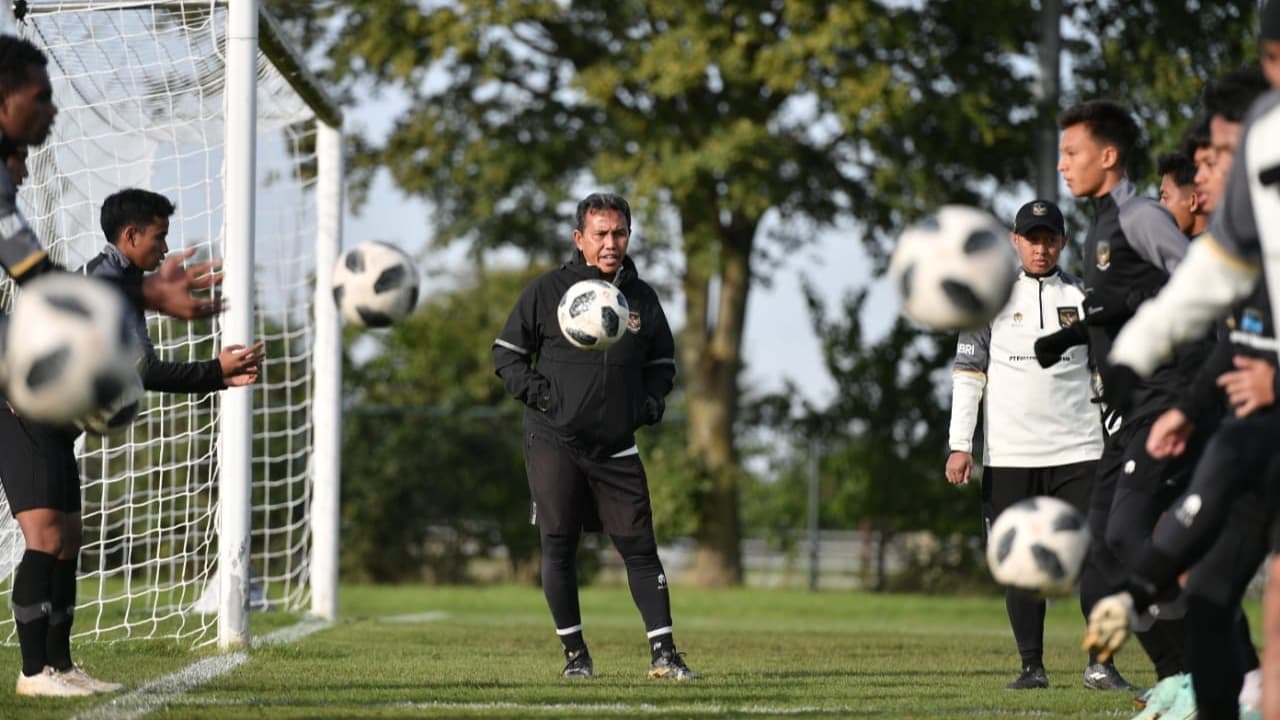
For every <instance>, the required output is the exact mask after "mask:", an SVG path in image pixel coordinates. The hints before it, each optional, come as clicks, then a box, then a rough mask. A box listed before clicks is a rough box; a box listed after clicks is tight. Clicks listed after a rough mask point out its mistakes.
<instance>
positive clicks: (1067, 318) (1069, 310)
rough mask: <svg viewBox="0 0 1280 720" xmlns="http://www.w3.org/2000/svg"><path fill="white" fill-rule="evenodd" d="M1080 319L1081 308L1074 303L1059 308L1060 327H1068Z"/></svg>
mask: <svg viewBox="0 0 1280 720" xmlns="http://www.w3.org/2000/svg"><path fill="white" fill-rule="evenodd" d="M1079 319H1080V310H1079V309H1078V308H1076V307H1075V306H1074V305H1069V306H1067V307H1060V308H1058V327H1066V326H1068V325H1070V324H1072V323H1074V322H1075V321H1077V320H1079Z"/></svg>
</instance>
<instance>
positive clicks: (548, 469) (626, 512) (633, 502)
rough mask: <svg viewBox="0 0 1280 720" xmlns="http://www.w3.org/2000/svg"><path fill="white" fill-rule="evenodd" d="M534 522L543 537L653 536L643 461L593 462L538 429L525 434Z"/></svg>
mask: <svg viewBox="0 0 1280 720" xmlns="http://www.w3.org/2000/svg"><path fill="white" fill-rule="evenodd" d="M524 467H525V472H526V473H527V474H528V476H529V494H530V496H531V498H532V511H531V513H530V522H532V523H533V524H535V525H537V526H538V527H539V528H541V529H542V531H543V532H548V533H555V534H573V533H577V532H579V531H582V530H586V531H587V532H599V531H600V530H604V531H605V532H607V533H609V534H610V535H647V534H651V533H652V532H653V512H652V509H651V508H650V506H649V481H648V479H647V478H646V477H645V474H644V465H643V464H642V463H641V462H640V456H639V455H638V454H636V455H628V456H625V457H617V458H613V457H606V458H589V457H586V456H585V455H581V454H578V453H575V452H573V450H572V449H570V448H568V447H565V446H564V445H561V444H560V443H559V442H557V441H556V440H555V438H551V437H547V436H545V435H543V434H542V433H540V432H539V431H537V430H533V431H530V430H528V429H526V430H525V438H524Z"/></svg>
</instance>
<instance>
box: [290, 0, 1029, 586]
mask: <svg viewBox="0 0 1280 720" xmlns="http://www.w3.org/2000/svg"><path fill="white" fill-rule="evenodd" d="M276 7H277V9H278V10H279V11H280V12H282V14H284V15H286V16H289V17H294V18H302V19H301V20H300V21H299V22H298V23H297V24H298V25H299V27H300V31H301V32H303V33H304V34H305V35H306V36H307V37H310V38H312V39H315V40H316V41H317V42H318V43H319V44H320V45H321V46H322V47H323V49H324V51H325V57H327V58H328V60H329V66H328V67H327V72H328V74H329V76H330V77H331V78H332V79H333V80H334V81H335V82H337V83H339V84H340V85H342V86H343V87H345V88H347V89H348V90H350V89H351V88H353V87H355V86H357V85H358V84H361V83H366V82H372V83H374V84H375V85H376V86H377V87H378V88H380V89H392V90H395V91H398V92H401V93H403V94H404V95H405V96H406V97H407V98H408V99H409V107H408V108H407V110H406V111H405V112H404V113H403V114H402V115H400V116H399V117H398V118H397V121H396V123H395V126H394V128H393V129H392V130H391V132H390V134H389V136H388V137H387V138H386V141H385V143H381V144H380V146H373V145H372V144H370V145H368V146H366V150H367V151H366V152H365V153H364V154H363V155H362V156H361V157H360V158H358V159H357V160H356V162H354V163H353V167H354V168H355V169H356V170H357V172H359V171H361V170H363V171H364V172H365V173H366V177H367V173H368V172H369V171H371V170H372V169H373V168H376V167H386V168H387V169H388V170H389V171H390V173H391V175H392V177H393V178H394V179H395V181H396V183H397V184H398V185H399V186H400V188H402V189H403V190H404V191H406V192H408V193H410V194H413V195H417V196H420V197H423V198H425V199H427V200H428V201H429V202H430V203H431V205H432V206H433V209H434V213H435V214H434V217H435V219H436V220H437V222H438V226H437V227H436V228H435V230H436V234H435V241H436V242H437V243H449V242H455V241H465V242H469V243H472V247H473V249H474V250H475V251H476V252H483V250H484V249H485V248H491V247H497V246H501V245H517V246H521V247H524V248H526V249H528V250H530V251H533V252H535V253H542V254H547V253H563V250H562V248H564V247H565V242H566V241H565V238H566V236H567V228H568V227H569V216H570V213H571V210H572V201H573V200H574V199H576V196H577V195H578V194H580V193H581V189H582V188H584V187H595V186H597V185H606V186H612V187H615V188H617V189H619V190H621V191H622V192H624V193H626V194H627V195H628V196H629V197H630V198H631V199H632V201H633V204H634V205H635V206H636V209H637V215H638V217H639V218H640V220H641V222H640V227H641V228H642V229H643V230H644V231H645V233H644V235H643V240H644V241H645V242H646V243H647V244H649V245H650V246H654V245H657V246H663V247H671V248H673V249H678V251H679V252H680V253H681V255H682V259H683V276H682V277H681V290H682V295H683V298H684V303H685V317H686V318H687V323H686V326H685V327H684V329H683V331H682V335H681V338H680V347H681V355H682V361H683V368H684V370H685V374H684V389H685V393H686V403H687V413H688V422H687V435H686V445H687V452H688V455H689V456H690V457H692V458H696V460H697V465H696V470H697V475H698V477H699V479H698V480H697V481H696V482H697V484H698V486H699V487H701V488H705V491H704V492H699V493H697V494H696V495H695V497H696V498H697V502H698V508H697V515H698V520H697V524H696V532H695V534H696V537H697V539H698V541H699V548H698V551H697V554H696V556H695V574H696V576H697V577H698V579H699V580H700V581H701V582H703V583H705V584H710V585H723V584H730V583H734V582H737V581H738V580H739V579H740V578H741V564H740V559H739V556H738V541H739V536H740V521H739V488H738V482H739V478H740V469H739V468H738V451H737V448H736V446H735V439H734V425H735V419H736V417H737V414H738V402H739V396H740V388H739V372H740V369H741V366H742V357H741V350H742V334H743V327H744V323H745V315H746V307H747V300H748V297H749V294H750V290H751V287H752V285H753V283H754V282H756V281H757V280H759V279H761V278H766V277H767V276H768V274H769V268H770V267H771V266H773V265H775V264H776V263H775V261H776V259H777V258H778V257H780V256H782V255H785V254H786V253H787V252H789V251H790V250H791V249H793V248H795V247H796V246H798V245H799V244H801V243H803V242H805V241H806V240H807V239H808V238H810V237H812V235H813V233H814V232H815V231H816V230H818V229H821V228H822V227H824V226H826V225H828V224H829V223H831V222H832V221H834V220H835V219H837V218H840V217H848V216H852V217H856V218H858V219H859V220H861V221H862V222H863V223H864V224H863V228H864V231H865V236H864V238H863V239H864V241H865V242H867V243H868V244H869V245H871V246H872V247H873V249H874V250H875V251H876V255H877V256H878V257H881V258H882V257H883V255H884V240H885V233H886V231H887V229H890V228H893V227H896V226H898V225H899V224H900V222H901V220H902V219H903V218H905V217H912V216H915V215H916V214H919V213H920V212H921V211H922V210H923V209H924V208H926V207H929V206H932V205H935V204H937V203H938V202H940V201H942V200H944V199H947V200H952V201H959V202H966V201H967V202H974V201H976V200H977V199H978V198H980V197H983V196H985V195H986V194H987V193H989V190H990V183H991V180H992V179H995V180H997V181H998V182H1016V181H1023V180H1025V179H1026V178H1027V177H1028V176H1029V173H1030V166H1031V163H1030V157H1031V156H1030V153H1029V147H1030V133H1029V132H1027V127H1028V126H1029V121H1030V118H1031V117H1032V116H1033V115H1034V112H1033V98H1032V97H1031V94H1030V90H1029V88H1028V82H1027V78H1026V76H1025V73H1023V72H1020V71H1019V69H1018V67H1017V64H1016V62H1015V61H1014V55H1015V54H1017V53H1019V52H1022V51H1024V50H1025V49H1026V47H1028V46H1029V43H1030V39H1031V37H1032V32H1033V30H1034V27H1035V25H1034V22H1033V17H1034V16H1033V14H1032V11H1031V9H1030V8H1029V7H1028V6H1027V4H1026V3H1024V2H1020V1H1015V0H995V1H993V2H990V3H985V4H984V5H983V7H982V11H981V12H975V11H974V9H973V6H972V4H971V3H962V2H958V1H956V0H946V1H942V2H930V3H924V4H923V6H922V7H908V6H904V4H902V3H891V2H876V1H873V0H841V1H839V2H836V1H831V2H812V3H791V2H782V1H781V0H681V1H679V2H665V3H650V2H641V1H640V0H628V1H623V2H619V1H615V0H579V1H575V2H567V3H566V2H559V1H557V0H543V1H538V0H530V1H528V2H492V1H489V0H460V1H459V2H454V3H448V4H441V5H434V4H433V5H430V6H423V5H422V4H419V3H417V2H411V1H408V0H398V1H388V2H381V3H366V4H357V5H328V6H323V7H322V9H321V11H319V12H317V11H316V10H315V9H314V8H311V7H310V4H309V3H308V4H300V3H297V2H296V1H290V2H280V3H277V4H276ZM997 147H998V148H999V150H1000V151H999V152H993V151H992V150H993V148H997Z"/></svg>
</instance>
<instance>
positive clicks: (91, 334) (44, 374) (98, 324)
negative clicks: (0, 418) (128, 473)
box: [5, 273, 142, 429]
mask: <svg viewBox="0 0 1280 720" xmlns="http://www.w3.org/2000/svg"><path fill="white" fill-rule="evenodd" d="M128 312H129V307H128V304H127V301H126V300H125V298H124V296H123V294H122V293H121V292H120V291H119V290H118V289H116V288H114V287H112V286H111V285H109V284H107V283H106V282H104V281H102V280H98V279H96V278H90V277H85V276H83V275H75V274H71V273H52V274H48V275H44V276H41V277H39V278H36V279H34V280H32V281H31V282H29V283H27V284H26V285H25V286H23V288H22V290H21V291H20V292H19V293H18V296H17V299H16V300H15V301H14V305H13V314H12V315H11V316H10V318H9V327H8V330H7V331H6V339H5V360H6V365H7V368H8V381H7V383H6V390H7V393H6V395H7V397H8V400H9V402H10V403H12V405H13V407H14V409H15V410H17V411H18V413H19V414H21V415H23V416H25V417H30V418H32V419H34V420H39V421H42V422H47V423H55V424H66V425H71V424H73V423H82V424H86V425H88V426H90V427H93V428H97V427H103V428H106V429H111V428H113V427H118V426H119V425H122V424H127V423H128V422H129V421H130V420H132V419H133V415H134V414H136V412H137V403H138V401H139V400H140V399H141V397H142V381H141V379H140V378H139V377H138V359H139V357H140V356H141V352H142V350H141V343H140V341H139V339H138V336H137V334H136V332H135V331H134V328H133V325H132V323H131V322H130V319H129V317H128V315H127V313H128ZM131 406H132V410H130V407H131ZM94 418H103V419H102V420H100V421H99V420H95V419H94Z"/></svg>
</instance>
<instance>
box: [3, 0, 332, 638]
mask: <svg viewBox="0 0 1280 720" xmlns="http://www.w3.org/2000/svg"><path fill="white" fill-rule="evenodd" d="M3 4H4V6H5V9H4V10H3V11H0V32H6V33H13V32H14V31H15V29H20V28H19V26H18V25H16V24H15V23H16V20H15V18H14V17H13V15H12V13H11V10H10V8H9V3H3ZM182 6H185V7H193V6H197V7H198V6H204V7H218V8H225V9H226V43H225V67H226V89H225V93H224V97H225V98H226V102H225V103H224V105H223V113H224V117H225V143H224V165H223V186H222V191H223V197H224V208H225V211H224V217H223V235H222V253H223V263H224V264H223V271H224V274H225V277H224V283H223V295H224V297H225V298H226V299H227V301H228V305H229V310H228V311H227V312H226V313H224V315H223V316H222V317H221V318H220V325H221V332H222V333H223V334H225V335H226V336H227V337H230V338H236V339H237V340H238V341H241V342H245V344H249V343H251V342H253V337H254V329H255V310H256V308H255V282H254V280H255V278H254V270H255V268H254V265H255V262H254V257H255V255H254V249H255V217H256V216H255V210H256V208H255V202H256V193H257V175H256V172H257V168H256V163H257V158H256V141H257V123H258V117H257V114H256V112H257V107H256V98H257V92H258V77H259V68H258V60H259V53H260V52H261V54H262V56H263V57H265V58H267V60H268V61H269V62H270V63H271V64H272V65H273V66H274V67H275V69H276V70H277V71H278V72H279V73H280V74H281V75H282V76H283V77H284V78H285V80H286V81H287V82H288V84H289V86H290V87H291V88H292V90H293V91H294V92H295V93H296V94H297V95H298V96H299V97H300V98H301V99H302V100H303V101H304V102H305V103H306V105H307V106H308V107H309V108H310V109H311V111H312V112H313V114H314V116H315V123H316V129H315V145H316V150H315V162H316V173H317V174H316V179H315V185H314V191H313V192H314V203H315V210H316V217H315V224H316V235H315V244H314V258H315V266H314V268H315V270H314V272H313V277H314V288H313V293H312V305H313V320H312V321H313V323H314V331H313V333H314V334H313V337H312V339H311V343H312V347H311V355H312V362H311V367H310V371H311V379H310V384H311V407H310V419H311V424H312V427H311V438H310V442H311V445H310V455H309V459H308V468H309V475H310V477H309V480H310V483H309V492H310V502H309V505H308V507H309V517H308V518H307V520H308V522H309V526H310V538H309V540H310V547H309V558H308V559H307V561H306V562H307V566H306V570H305V573H306V574H307V575H308V577H307V580H308V581H309V589H310V612H311V614H313V615H315V616H317V617H319V618H322V619H327V620H332V619H334V618H335V617H336V614H337V583H338V528H339V476H340V473H341V442H342V438H341V425H342V418H341V377H342V338H341V327H340V321H339V317H338V312H337V309H336V307H335V306H334V303H333V299H332V295H331V291H330V288H329V269H330V268H332V267H333V264H334V263H335V262H336V261H337V257H338V255H339V252H340V248H341V244H342V217H343V207H344V201H345V197H344V163H343V137H342V113H341V110H340V109H339V107H338V106H337V104H336V103H335V102H334V101H333V100H332V99H330V98H329V96H328V95H327V93H326V92H325V90H324V89H323V87H322V85H321V84H320V83H319V82H318V81H317V80H316V79H315V78H314V77H313V76H312V74H311V73H310V72H308V71H307V69H306V67H305V65H304V64H303V63H302V62H301V61H300V59H299V57H298V56H297V55H296V54H295V52H294V51H293V50H292V48H291V47H290V45H289V43H288V42H286V41H285V39H284V37H283V35H282V33H281V29H280V27H279V26H278V24H277V23H276V22H275V21H274V20H273V19H272V18H271V16H270V15H269V14H267V13H266V11H265V10H264V9H263V8H262V7H260V6H259V3H258V2H257V0H207V1H202V0H153V1H152V2H139V1H135V2H128V1H123V0H122V1H120V2H79V3H72V2H59V1H57V0H31V2H29V3H28V10H27V12H28V14H30V15H38V14H39V13H42V12H59V11H68V10H75V11H85V12H92V11H99V10H113V9H120V8H135V7H182ZM19 34H21V32H19ZM52 71H53V68H52V67H51V73H52ZM57 100H58V98H57V97H55V102H56V101H57ZM179 212H181V209H179ZM42 240H46V239H45V238H42ZM220 400H221V413H220V415H219V425H218V429H217V454H218V467H219V473H218V484H217V487H218V491H217V496H218V498H217V506H218V510H217V512H218V513H219V514H218V519H217V522H218V529H217V548H218V560H217V569H216V577H217V578H218V580H217V583H218V603H217V610H218V619H217V638H216V639H217V644H218V646H219V647H221V648H223V649H230V648H236V647H241V646H244V645H246V644H247V642H248V640H249V637H250V622H249V609H250V604H251V580H252V578H251V574H252V572H251V568H252V563H251V557H250V552H251V547H252V542H251V541H252V535H251V533H252V530H253V528H252V527H251V523H252V517H253V515H252V507H251V503H252V501H253V492H252V482H253V477H254V467H253V462H254V456H253V452H254V438H253V427H254V394H253V392H252V391H250V390H248V389H241V388H237V389H229V390H226V391H224V392H223V393H221V397H220Z"/></svg>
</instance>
